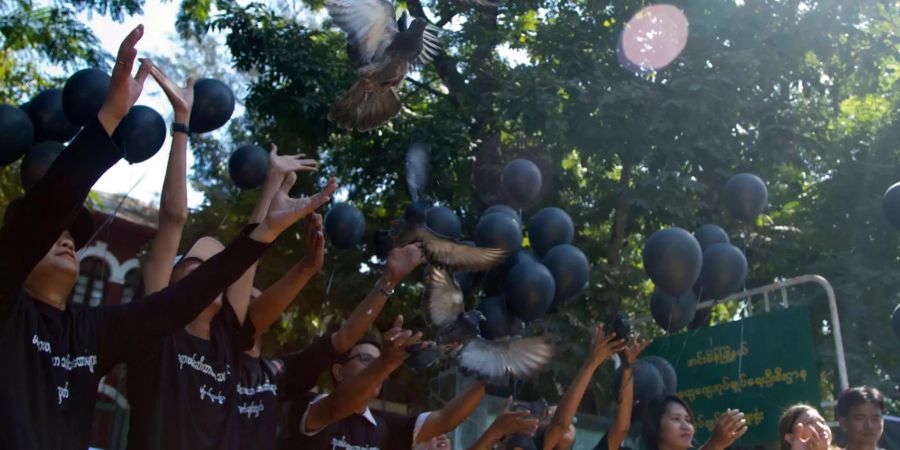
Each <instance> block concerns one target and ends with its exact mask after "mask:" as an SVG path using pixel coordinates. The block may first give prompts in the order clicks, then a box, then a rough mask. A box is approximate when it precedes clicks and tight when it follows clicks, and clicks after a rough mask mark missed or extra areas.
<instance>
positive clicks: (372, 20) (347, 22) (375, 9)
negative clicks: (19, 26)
mask: <svg viewBox="0 0 900 450" xmlns="http://www.w3.org/2000/svg"><path fill="white" fill-rule="evenodd" d="M325 6H326V8H328V14H329V15H331V18H332V19H333V20H334V23H335V24H336V25H337V26H338V27H339V28H340V29H341V30H343V31H344V33H346V34H347V42H348V43H349V46H350V51H349V53H350V54H351V55H353V58H354V63H356V65H357V66H363V65H366V64H369V63H371V62H372V61H374V60H376V59H378V58H379V57H381V55H382V54H383V53H384V51H385V49H387V48H388V46H389V45H390V44H391V41H393V40H394V36H396V35H397V32H398V30H397V19H396V12H395V11H394V5H393V4H391V3H390V2H389V1H387V0H327V1H326V2H325Z"/></svg>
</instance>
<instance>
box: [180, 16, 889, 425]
mask: <svg viewBox="0 0 900 450" xmlns="http://www.w3.org/2000/svg"><path fill="white" fill-rule="evenodd" d="M305 4H306V7H307V8H308V9H307V10H306V12H307V14H309V13H311V12H314V11H319V10H321V8H322V3H321V2H319V1H309V2H306V3H305ZM675 4H676V5H677V6H678V7H679V8H681V9H683V11H684V13H685V15H686V16H687V17H688V18H689V20H690V35H689V39H688V44H687V47H686V49H685V50H684V52H683V53H682V54H681V55H680V57H679V58H678V59H676V60H675V62H674V63H673V64H671V65H670V66H668V67H666V68H665V69H662V70H659V71H646V72H641V71H638V72H635V71H633V70H627V69H626V68H623V67H622V65H621V64H620V58H619V57H620V55H619V54H618V52H617V47H618V45H617V44H618V39H619V35H620V32H621V30H622V27H623V24H624V23H626V22H627V21H628V19H629V18H630V17H632V16H633V15H634V14H635V13H636V12H637V11H638V10H639V9H640V8H641V7H642V6H644V3H643V2H637V1H629V2H617V3H615V4H609V5H606V4H601V3H599V2H595V1H593V0H578V1H573V2H550V1H538V0H510V1H504V2H503V4H502V5H501V6H500V8H499V9H492V8H477V7H464V6H461V4H460V3H457V2H448V1H430V2H429V1H426V2H424V3H423V2H422V1H421V0H408V1H407V2H406V7H407V8H408V9H409V10H410V12H411V13H412V14H413V15H414V16H426V17H428V18H429V19H430V20H431V22H432V23H435V24H437V25H438V26H441V27H444V28H445V29H446V30H448V31H446V32H445V33H444V35H443V38H444V40H445V43H446V46H445V52H443V53H442V54H441V55H440V56H439V57H438V58H436V60H435V62H434V64H427V65H425V66H423V67H422V68H421V69H420V70H418V71H417V72H416V73H414V74H412V75H411V76H410V77H409V82H408V83H407V84H406V85H405V87H404V88H403V89H402V94H401V97H402V98H403V101H404V104H405V109H404V112H403V113H402V114H401V116H400V117H398V118H396V119H394V120H392V121H391V122H390V123H389V124H388V125H386V126H385V127H383V128H381V129H379V130H377V131H375V132H372V133H368V134H360V133H347V132H344V131H341V130H338V129H336V128H335V127H334V126H333V124H330V123H329V122H327V120H326V119H325V116H326V114H327V110H328V107H329V106H330V104H331V103H332V102H333V101H334V100H335V99H336V98H337V97H338V96H339V95H340V94H341V93H342V92H343V90H345V89H346V88H347V87H349V86H350V84H351V83H352V81H353V78H354V73H353V71H352V67H351V65H350V64H349V62H348V60H347V59H346V56H345V53H344V47H345V40H344V37H343V35H342V34H340V33H339V32H338V31H336V30H334V29H333V28H331V27H328V26H327V24H326V26H325V27H322V28H319V27H315V26H307V25H301V24H300V23H298V22H297V21H295V20H294V19H293V18H291V17H287V16H285V15H284V14H282V11H280V10H279V9H278V8H273V7H268V6H266V5H262V4H251V5H248V6H245V7H242V6H239V5H238V4H236V3H233V2H229V1H226V0H220V1H219V2H217V3H216V4H215V5H212V4H206V7H202V8H197V7H196V5H193V6H192V7H191V8H186V9H185V11H184V12H183V16H182V20H183V22H184V24H185V26H183V29H184V30H191V31H190V32H194V33H202V32H203V31H204V30H206V29H208V28H212V29H217V30H222V31H223V32H225V33H226V34H227V38H226V41H227V44H228V46H229V48H230V50H231V53H232V55H233V62H234V65H235V67H236V68H237V69H238V70H239V71H241V72H244V73H250V72H252V73H255V74H258V75H257V76H256V77H255V78H254V79H253V81H252V83H251V85H250V90H249V94H248V95H247V97H246V103H247V105H248V108H249V117H248V120H247V122H246V123H245V124H244V128H243V129H242V132H248V133H249V136H247V135H242V136H241V137H240V139H248V138H251V139H254V140H257V141H258V142H260V143H264V142H268V141H274V142H277V143H278V144H279V145H280V147H281V148H283V149H289V148H295V149H297V151H302V152H303V153H306V154H313V155H317V157H318V158H319V159H320V160H321V161H322V162H323V169H324V170H323V172H324V173H323V175H335V176H337V177H338V178H339V179H341V180H342V181H343V186H344V188H345V190H346V194H347V197H348V200H349V201H351V202H353V203H355V204H357V205H358V206H360V208H361V209H362V210H363V211H365V213H366V217H367V220H368V221H369V223H368V228H369V232H370V233H369V234H368V235H371V232H372V231H374V230H375V229H384V228H387V226H388V223H389V221H390V219H391V218H393V217H396V216H398V215H399V214H401V213H402V210H403V208H404V207H405V205H406V204H407V202H408V199H407V197H406V194H405V193H404V184H403V182H402V169H403V163H402V161H403V159H402V158H403V154H404V151H405V149H406V147H407V145H408V144H409V142H410V139H411V138H412V137H413V136H419V137H424V138H425V139H426V140H427V141H428V142H429V143H430V144H431V146H432V149H433V153H432V165H433V167H436V168H438V169H439V170H435V171H434V173H433V174H432V183H433V184H432V192H433V193H434V195H435V197H436V198H437V200H438V201H439V202H440V203H442V204H445V205H448V206H451V207H453V208H455V209H456V210H457V211H458V212H459V213H460V214H461V216H462V219H463V222H464V227H465V229H466V230H467V231H468V232H469V233H471V231H472V230H473V229H474V224H475V222H476V221H477V219H478V215H479V213H480V211H481V210H483V209H484V208H485V207H486V206H487V205H485V204H484V203H482V202H481V200H480V199H481V198H487V197H490V196H491V195H497V194H498V193H497V192H491V190H492V189H496V181H495V180H496V179H497V178H499V177H498V175H499V170H500V168H502V164H503V162H505V161H509V160H511V159H513V158H515V157H519V156H526V157H529V158H531V159H533V160H535V161H536V162H537V163H538V165H539V166H540V167H541V169H542V172H543V174H544V177H545V186H544V189H543V197H542V198H541V201H540V205H538V206H537V207H540V206H544V205H548V206H550V205H552V206H559V207H562V208H563V209H565V210H566V211H568V212H569V213H570V215H572V217H573V219H574V220H575V222H576V226H577V229H578V235H577V237H576V244H577V245H578V246H579V247H581V248H582V249H584V251H585V253H586V254H587V255H588V256H589V258H590V259H591V262H592V264H593V270H592V273H591V280H590V285H589V288H588V290H587V292H586V293H585V295H583V296H582V298H580V299H577V300H575V301H572V302H570V303H569V304H567V305H566V306H565V307H564V308H562V309H561V310H560V311H559V312H558V313H556V314H553V315H548V316H547V318H546V319H544V320H541V321H539V322H538V323H535V324H533V326H535V327H538V328H546V329H548V330H550V331H552V332H553V333H555V334H557V335H559V336H560V337H561V343H560V346H561V348H560V350H561V351H560V353H561V354H563V355H566V357H563V358H561V359H562V360H561V364H556V365H554V369H553V373H552V374H549V375H548V378H553V379H555V380H557V381H560V382H562V383H563V384H565V382H566V381H567V380H568V379H570V378H571V376H572V373H574V369H575V367H576V366H577V364H578V362H579V358H580V356H582V354H583V351H584V349H585V348H586V347H587V341H588V340H589V336H590V333H589V330H590V326H591V324H592V323H593V322H596V321H601V320H606V319H608V318H609V317H610V316H611V314H612V313H613V312H615V311H618V310H625V311H628V312H630V313H633V314H638V315H645V314H646V313H647V309H648V306H647V299H648V298H649V294H650V291H651V289H652V286H651V284H650V283H649V282H648V280H647V279H646V277H645V275H644V274H643V271H642V268H641V258H640V250H641V247H642V244H643V242H644V240H645V239H646V237H647V236H649V235H650V234H651V233H652V232H653V231H655V230H658V229H660V228H663V227H666V226H681V227H684V228H687V229H694V228H696V227H697V226H699V225H702V224H704V223H710V222H712V223H718V224H720V225H722V226H724V227H725V228H726V229H727V230H729V231H730V233H731V234H732V236H733V237H736V238H737V240H738V241H739V242H741V243H743V242H746V247H747V252H748V254H747V256H748V259H749V261H750V263H751V274H750V278H749V280H748V281H747V286H748V287H752V286H757V285H763V284H767V283H769V282H771V281H772V280H773V279H775V278H778V277H789V276H795V275H800V274H803V273H819V274H822V275H824V276H825V277H826V278H829V279H830V280H831V281H832V282H833V283H834V284H835V288H836V290H837V292H838V297H839V299H840V300H841V308H840V312H841V315H842V317H843V318H844V321H845V323H854V322H855V323H867V324H870V325H869V326H867V328H866V330H865V331H850V330H847V329H846V328H850V327H845V342H846V347H847V350H848V358H850V361H851V364H850V366H851V373H850V378H851V382H852V383H854V384H861V383H868V384H874V385H878V386H880V387H882V388H884V390H885V391H887V392H896V390H897V389H898V387H897V385H896V381H895V380H891V379H890V378H889V377H888V376H887V374H888V373H897V370H898V368H900V366H898V364H900V362H898V361H897V359H896V358H893V357H892V356H891V355H892V354H891V350H890V349H891V346H892V345H894V346H895V345H896V343H894V342H889V341H885V342H875V341H874V340H873V339H871V338H866V337H864V336H863V334H865V336H873V333H874V335H875V336H879V335H880V336H887V335H889V332H888V327H889V325H888V322H887V320H886V319H884V318H885V317H887V315H888V314H887V313H886V312H889V311H890V310H891V309H892V307H893V305H894V304H895V303H896V302H897V301H898V299H897V297H896V296H895V295H894V294H893V293H894V292H897V291H898V287H900V280H898V278H897V276H896V275H895V274H894V271H893V270H891V269H893V265H894V264H896V261H897V258H898V257H900V253H898V251H897V245H892V244H897V243H898V241H897V239H898V234H897V232H896V231H893V230H889V229H888V227H887V226H886V223H885V221H884V220H883V219H882V218H881V212H880V205H879V199H880V194H881V192H883V190H884V189H885V188H886V187H887V186H888V185H890V184H892V183H893V181H894V179H893V178H892V177H891V169H890V168H891V167H892V166H893V165H894V164H896V163H897V162H898V156H900V155H898V154H897V147H896V142H897V130H898V127H897V114H896V111H898V92H900V90H898V89H897V79H898V74H897V68H898V63H897V59H896V55H897V50H898V48H900V47H898V38H897V36H898V31H900V11H898V10H897V8H896V6H895V5H889V4H887V3H885V2H878V1H873V0H865V1H859V2H843V1H837V0H829V1H822V2H816V3H814V4H810V3H805V2H800V1H784V2H755V1H754V2H749V1H748V2H746V3H745V2H733V1H724V0H719V1H709V0H686V1H679V2H675ZM213 6H214V7H213ZM188 25H190V26H188ZM501 49H513V50H515V51H520V52H523V54H525V55H527V58H528V62H525V63H522V64H516V63H515V62H513V61H510V60H509V59H508V58H506V57H504V55H505V54H506V53H505V52H502V51H501ZM225 147H228V144H226V145H225ZM219 151H220V152H221V151H222V148H220V149H219ZM218 155H219V156H218V157H216V158H207V159H205V160H204V161H207V162H210V163H214V162H215V161H221V158H223V157H224V154H223V153H218ZM202 156H203V155H202V151H201V154H199V155H198V160H201V159H202ZM473 159H474V161H475V163H474V164H473ZM210 167H211V168H213V169H215V170H212V172H215V173H217V174H219V176H218V178H216V179H207V180H206V181H208V182H207V183H204V185H205V186H206V192H207V193H208V196H210V197H209V198H211V199H215V200H216V201H210V202H208V203H207V204H206V206H205V207H204V208H203V211H202V213H201V215H205V216H210V217H218V218H221V217H223V216H224V215H225V214H224V210H226V209H227V210H229V211H230V212H231V214H236V213H237V214H240V213H246V212H247V211H248V210H249V208H250V207H251V206H250V202H249V201H245V200H247V199H246V198H243V197H245V196H244V194H241V197H242V198H241V200H240V201H239V202H238V203H237V204H235V203H234V202H230V201H224V202H221V201H223V200H225V198H226V197H227V195H223V192H228V191H229V190H230V189H231V188H230V187H229V186H228V182H227V180H225V178H224V177H223V176H221V174H222V165H221V164H220V163H219V164H218V165H217V166H215V167H213V166H210ZM743 171H750V172H754V173H757V174H759V175H760V176H761V177H762V178H763V179H765V180H767V182H768V187H769V193H770V206H769V208H768V209H767V212H766V215H765V216H763V217H762V218H761V220H760V221H759V223H757V224H753V225H752V226H742V225H740V224H739V223H737V222H736V221H735V220H734V219H733V218H731V217H730V216H729V215H728V214H727V212H726V211H725V209H724V207H723V205H722V203H721V201H720V198H719V197H720V193H721V192H722V191H723V186H724V184H725V182H726V181H727V179H728V178H729V177H730V176H731V175H732V174H734V173H738V172H743ZM208 172H209V171H207V172H203V171H201V173H208ZM203 176H206V175H203ZM492 181H493V183H492ZM475 186H478V189H476V188H475ZM309 187H310V182H309V181H307V182H306V185H305V186H303V188H306V189H308V188H309ZM537 207H535V208H534V209H531V210H529V211H526V216H527V215H528V214H530V213H533V212H534V211H535V210H536V209H537ZM236 227H237V223H235V224H233V225H232V226H231V230H235V229H236ZM740 236H743V238H741V237H740ZM835 236H842V239H840V240H835V239H834V237H835ZM843 237H846V238H843ZM742 241H743V242H742ZM297 247H298V244H297V242H296V241H295V240H294V239H287V240H286V241H285V242H280V243H279V245H278V252H277V256H275V257H274V258H273V259H272V260H271V261H265V262H264V263H263V267H262V271H261V273H262V278H263V279H264V280H265V279H272V278H274V277H275V276H277V274H278V272H279V269H278V268H280V267H285V266H284V264H285V262H286V261H287V260H290V259H291V258H292V256H288V255H289V252H292V251H293V249H294V248H297ZM371 254H372V247H371V245H369V242H367V243H365V245H363V247H362V248H361V249H358V250H348V251H340V252H337V251H336V252H332V253H331V255H330V256H329V262H328V264H327V265H326V267H327V268H329V272H330V274H329V276H328V277H325V278H324V279H323V280H322V282H323V285H319V286H316V287H315V289H313V290H311V291H308V292H305V293H304V296H303V297H304V301H303V303H302V304H300V305H299V306H298V307H297V308H296V309H295V310H294V311H293V312H292V314H293V317H295V318H305V321H303V322H302V324H305V325H307V326H297V325H298V322H299V321H298V320H295V322H294V323H293V324H292V325H287V326H285V327H283V328H282V329H281V330H280V331H279V332H278V333H276V334H277V339H278V342H277V344H278V345H283V344H285V343H287V342H291V341H294V340H297V339H298V338H300V337H302V336H305V335H307V334H308V333H310V332H311V331H312V329H311V328H314V327H321V326H322V323H323V322H325V319H326V318H329V317H335V316H339V315H340V314H341V312H342V311H348V310H349V308H350V307H351V306H352V305H353V304H354V303H355V302H356V301H357V300H358V299H359V298H360V297H361V296H362V295H363V294H364V292H365V291H366V289H367V287H368V284H369V283H370V282H371V279H372V272H373V271H376V270H377V263H375V262H373V261H372V260H371V259H370V255H371ZM331 272H333V274H331ZM332 275H333V276H334V278H335V279H338V280H340V282H336V283H331V282H330V277H331V276H332ZM326 281H328V283H325V282H326ZM325 284H327V285H330V289H327V286H326V285H325ZM420 292H421V287H420V286H408V287H407V288H406V289H405V290H404V291H403V292H402V294H401V296H400V298H399V299H398V300H396V301H392V303H391V308H392V309H394V310H395V311H388V312H386V313H385V314H383V315H382V318H387V317H392V315H391V314H393V313H394V312H396V311H402V312H404V314H405V315H406V316H407V317H410V316H412V317H415V316H420V312H419V308H418V307H417V305H418V300H417V295H419V294H420ZM821 308H822V307H821V306H816V305H814V309H813V310H814V314H815V315H816V317H821V316H823V314H825V311H824V310H823V309H821ZM382 325H385V323H382ZM860 328H861V327H860ZM821 339H824V338H821ZM270 345H276V343H274V342H272V343H270ZM821 347H822V348H823V350H822V357H823V358H829V357H833V356H829V354H828V351H827V350H824V348H825V347H826V346H824V345H823V346H821ZM822 367H823V370H825V371H827V370H828V369H827V368H829V367H832V366H831V365H828V364H825V363H823V364H822ZM607 377H608V375H607ZM545 381H547V380H545ZM606 381H608V378H604V379H603V380H601V383H600V384H598V385H595V386H594V390H593V391H594V394H595V395H594V396H593V398H594V399H595V404H594V407H593V408H589V409H591V410H593V411H597V410H599V409H600V406H601V405H602V404H603V401H604V400H606V399H608V398H609V389H608V386H609V383H606ZM546 386H547V387H548V389H547V391H548V392H552V391H554V389H549V387H550V386H552V385H551V384H547V385H546Z"/></svg>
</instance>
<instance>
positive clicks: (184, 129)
mask: <svg viewBox="0 0 900 450" xmlns="http://www.w3.org/2000/svg"><path fill="white" fill-rule="evenodd" d="M175 133H184V134H190V133H191V129H190V128H188V126H187V124H184V123H178V122H175V123H173V124H172V132H171V135H172V136H175Z"/></svg>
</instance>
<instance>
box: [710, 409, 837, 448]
mask: <svg viewBox="0 0 900 450" xmlns="http://www.w3.org/2000/svg"><path fill="white" fill-rule="evenodd" d="M801 428H802V426H801ZM813 431H815V430H813ZM746 432H747V420H746V419H744V413H742V412H740V411H739V410H737V409H728V410H726V411H725V412H724V413H722V414H721V415H720V416H719V417H717V418H716V427H715V428H714V429H713V435H712V437H710V438H709V440H708V441H706V443H705V444H703V447H700V450H725V449H726V448H728V447H731V446H732V445H734V443H735V442H736V441H737V440H738V439H740V438H741V436H743V435H744V433H746ZM816 438H818V435H816ZM817 440H818V439H817ZM821 444H822V445H821V447H816V446H814V447H811V448H822V449H827V448H828V445H827V444H825V443H824V441H823V442H821ZM792 448H793V447H792ZM800 448H803V447H800Z"/></svg>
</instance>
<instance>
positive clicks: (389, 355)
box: [381, 316, 422, 367]
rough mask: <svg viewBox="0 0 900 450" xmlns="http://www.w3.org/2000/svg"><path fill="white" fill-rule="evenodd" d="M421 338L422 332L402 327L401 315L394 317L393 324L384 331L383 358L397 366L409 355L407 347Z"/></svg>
mask: <svg viewBox="0 0 900 450" xmlns="http://www.w3.org/2000/svg"><path fill="white" fill-rule="evenodd" d="M420 339H422V332H421V331H420V332H417V333H413V332H412V331H411V330H404V329H403V316H397V318H396V319H394V326H393V327H391V329H390V330H387V331H386V332H385V333H384V353H382V355H381V358H383V359H384V360H385V361H386V362H387V363H388V364H390V365H391V366H395V367H399V366H400V365H401V364H403V361H405V360H406V358H407V357H408V356H409V352H408V351H407V348H408V347H409V346H411V345H413V344H416V343H417V342H419V340H420Z"/></svg>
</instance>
